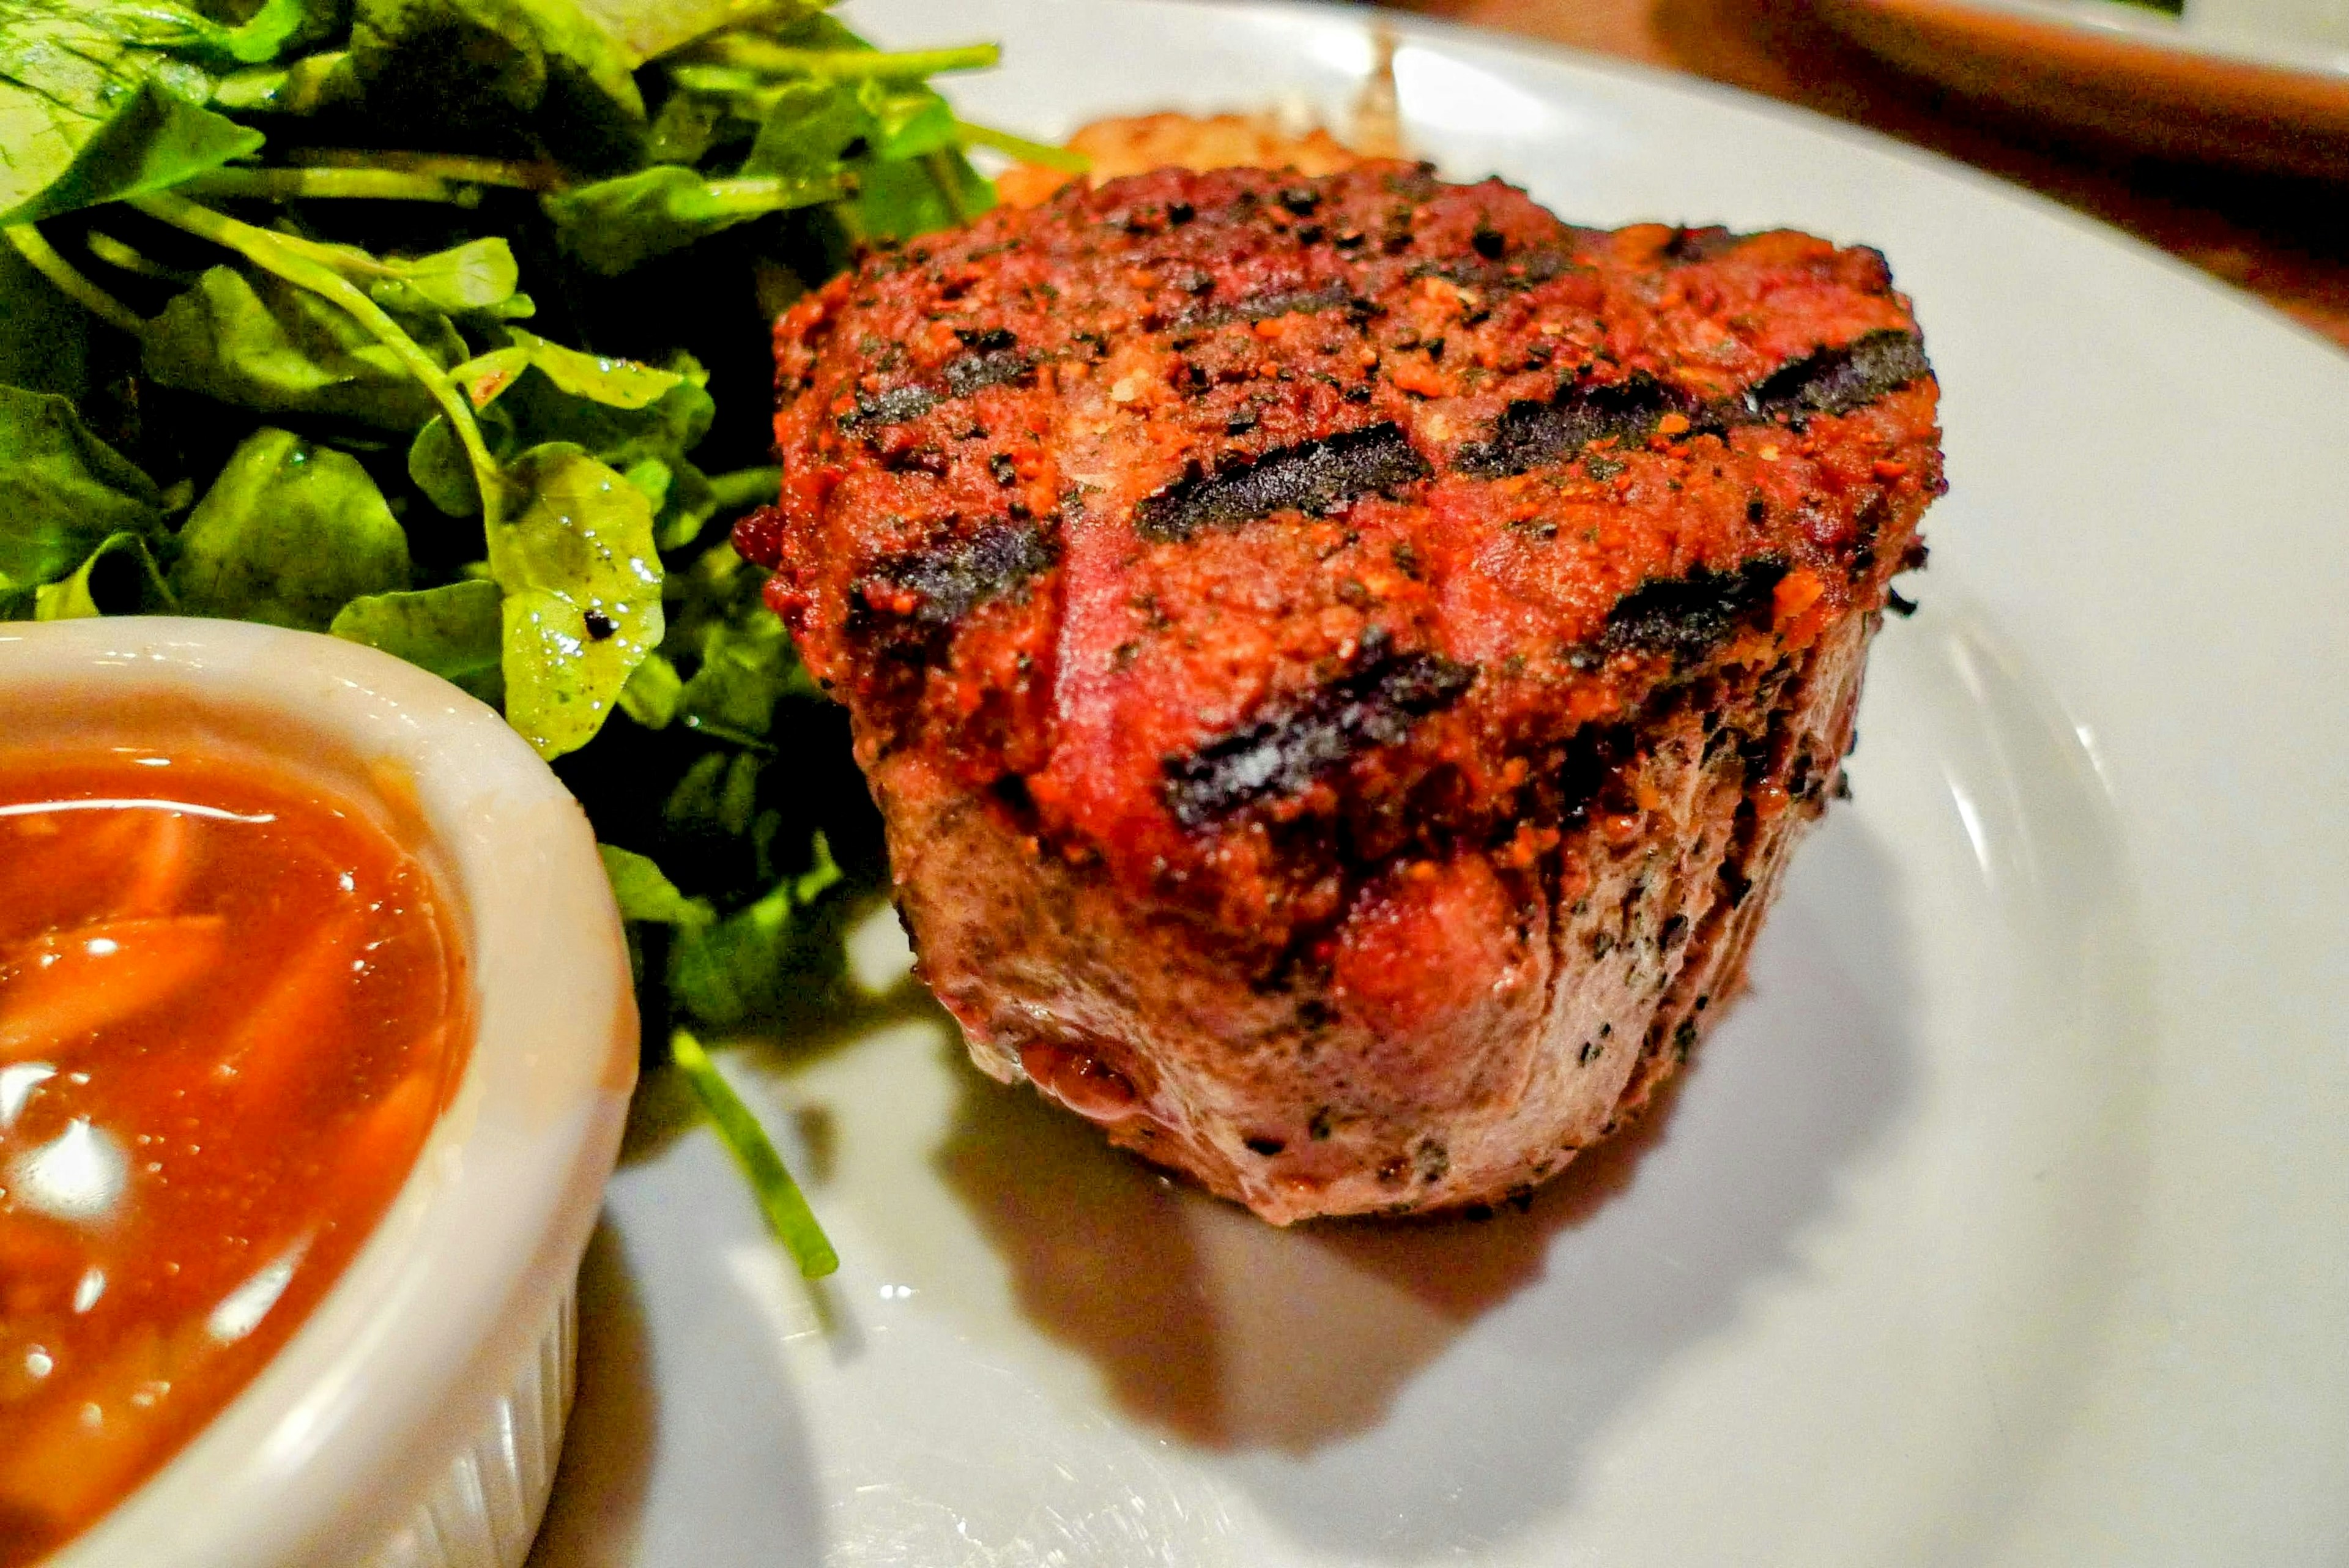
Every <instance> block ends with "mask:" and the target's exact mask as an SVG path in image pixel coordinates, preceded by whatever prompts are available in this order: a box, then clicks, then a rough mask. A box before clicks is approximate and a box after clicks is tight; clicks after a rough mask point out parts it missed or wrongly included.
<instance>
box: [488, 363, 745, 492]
mask: <svg viewBox="0 0 2349 1568" xmlns="http://www.w3.org/2000/svg"><path fill="white" fill-rule="evenodd" d="M678 367H679V368H678V369H677V370H675V371H670V372H657V374H674V375H675V376H677V378H678V379H677V380H676V381H675V382H674V383H673V384H672V385H670V386H669V387H668V388H667V389H665V390H663V391H662V392H661V393H660V394H659V395H658V396H657V397H656V398H654V399H653V400H652V401H650V402H648V403H646V404H643V405H641V406H639V407H636V408H627V407H622V406H617V405H615V404H613V403H610V402H606V401H604V400H601V399H599V398H595V397H591V396H586V395H582V394H579V393H574V392H569V391H565V390H564V389H563V388H562V387H561V386H560V385H558V384H557V383H556V381H555V379H554V377H553V376H551V375H549V374H548V373H547V372H546V370H545V369H544V368H543V366H541V365H539V364H536V363H533V364H532V365H531V366H530V367H529V369H528V371H527V373H525V374H523V375H520V376H517V377H516V378H515V379H513V380H512V382H511V383H510V384H509V385H508V386H507V387H506V389H504V390H503V391H502V392H501V393H500V394H499V396H498V399H497V400H496V401H495V402H493V403H492V404H491V405H490V410H489V411H492V412H497V413H502V414H503V415H504V416H505V418H506V419H507V420H509V421H512V427H513V431H514V440H515V441H516V442H517V443H518V444H519V445H520V446H523V447H530V446H536V445H539V444H540V443H542V442H544V441H571V442H574V444H576V445H579V446H582V447H585V448H586V449H587V451H589V452H592V453H594V454H595V456H596V457H599V458H601V459H602V460H603V461H604V462H607V463H609V464H610V465H611V466H612V467H614V468H616V469H621V470H624V471H625V470H626V469H627V468H629V467H630V466H632V465H633V464H635V463H636V462H640V461H642V460H643V459H646V458H657V459H659V460H660V461H661V462H665V463H667V464H668V465H669V467H670V468H671V469H672V470H675V469H677V468H678V467H679V466H681V465H682V463H683V462H684V460H685V454H686V453H687V452H691V451H692V450H693V449H694V447H695V446H696V445H697V444H698V443H699V441H700V440H701V438H702V436H703V435H704V434H706V433H707V432H708V431H709V421H710V419H711V418H712V416H713V415H714V414H715V412H716V410H717V404H716V403H715V402H714V401H712V400H711V399H710V396H709V392H707V391H706V390H704V389H703V388H702V385H701V380H702V378H701V373H700V367H699V366H698V365H695V364H694V363H693V361H692V360H691V359H690V358H686V357H682V356H680V357H679V359H678ZM644 384H645V383H643V382H640V381H638V380H637V379H636V378H634V377H633V376H631V377H626V378H624V379H619V380H616V381H614V382H612V383H609V384H607V385H605V387H604V388H603V389H604V390H605V392H606V393H607V394H610V393H613V392H616V391H617V390H618V389H621V388H623V387H633V388H637V389H640V388H641V387H642V386H643V385H644Z"/></svg>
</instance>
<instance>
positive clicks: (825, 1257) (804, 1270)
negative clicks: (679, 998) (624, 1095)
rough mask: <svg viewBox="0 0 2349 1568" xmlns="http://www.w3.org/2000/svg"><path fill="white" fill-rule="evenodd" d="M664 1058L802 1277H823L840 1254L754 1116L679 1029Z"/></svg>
mask: <svg viewBox="0 0 2349 1568" xmlns="http://www.w3.org/2000/svg"><path fill="white" fill-rule="evenodd" d="M668 1054H669V1059H670V1060H671V1061H674V1062H675V1063H676V1064H677V1068H678V1072H680V1073H682V1074H684V1075H685V1081H686V1083H687V1084H688V1085H690V1086H691V1087H692V1089H693V1093H694V1096H695V1097H696V1098H698V1099H699V1100H700V1101H701V1106H702V1108H703V1109H704V1110H706V1111H708V1112H709V1119H710V1122H711V1123H712V1125H714V1126H715V1127H717V1129H718V1137H719V1140H720V1141H722V1142H723V1143H724V1144H725V1145H726V1147H727V1149H728V1150H729V1151H730V1153H731V1154H732V1155H733V1156H734V1159H735V1163H737V1164H738V1165H740V1167H741V1168H742V1174H743V1175H745V1176H747V1177H749V1178H750V1189H751V1190H752V1191H753V1192H755V1193H757V1194H758V1198H759V1208H760V1209H761V1210H762V1211H763V1212H764V1213H765V1214H766V1216H767V1224H768V1225H769V1226H770V1227H771V1229H772V1230H773V1231H774V1232H775V1237H776V1239H777V1240H778V1241H781V1242H782V1244H783V1245H784V1246H785V1247H786V1248H788V1249H790V1251H791V1254H792V1261H793V1262H796V1263H798V1264H799V1266H800V1272H801V1274H802V1276H804V1277H806V1278H808V1279H811V1280H816V1279H822V1278H823V1276H824V1275H826V1274H828V1273H831V1272H833V1270H835V1269H837V1268H839V1267H840V1254H839V1253H838V1252H836V1251H833V1246H832V1240H831V1238H830V1237H828V1236H826V1235H825V1234H824V1233H823V1226H822V1225H821V1224H819V1223H818V1222H817V1220H816V1217H815V1210H812V1209H810V1208H809V1207H808V1200H807V1195H806V1194H805V1193H802V1191H801V1190H800V1185H799V1183H798V1182H796V1181H793V1180H792V1173H791V1171H790V1170H789V1169H788V1168H785V1167H784V1165H783V1159H782V1156H781V1155H779V1154H777V1153H776V1152H775V1146H774V1144H773V1143H772V1142H771V1141H770V1140H769V1138H768V1137H767V1132H766V1129H765V1128H764V1127H761V1126H760V1125H759V1118H758V1117H757V1116H753V1115H752V1114H751V1112H750V1106H746V1105H744V1104H743V1103H742V1096H740V1095H738V1094H736V1093H735V1092H734V1085H731V1084H729V1083H728V1082H727V1081H726V1079H725V1077H724V1075H721V1074H720V1073H719V1071H718V1064H716V1063H714V1062H712V1061H711V1060H710V1059H709V1052H707V1051H704V1050H703V1049H702V1048H701V1042H700V1041H698V1040H696V1039H695V1038H694V1037H693V1036H692V1035H690V1034H688V1033H686V1032H685V1031H684V1030H682V1029H679V1030H677V1031H675V1032H674V1033H671V1034H670V1035H669V1040H668Z"/></svg>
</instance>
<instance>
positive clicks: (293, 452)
mask: <svg viewBox="0 0 2349 1568" xmlns="http://www.w3.org/2000/svg"><path fill="white" fill-rule="evenodd" d="M408 571H409V566H408V535H407V533H406V531H405V530H403V529H402V528H401V527H400V525H399V520H398V518H396V517H394V516H393V515H392V514H391V508H390V507H389V506H388V505H387V504H385V502H384V499H383V493H382V492H381V491H379V490H378V489H377V488H376V486H375V481H374V480H372V479H370V478H368V477H367V470H366V469H364V468H362V467H360V466H359V463H358V460H357V459H356V458H354V457H352V456H350V455H349V454H348V453H347V452H336V450H335V449H334V448H332V447H325V446H313V445H311V444H310V443H309V442H307V441H304V440H302V439H301V438H300V437H299V436H296V435H295V434H293V433H292V432H291V431H282V430H275V429H272V428H269V427H266V426H264V428H262V429H261V430H258V431H254V433H253V434H251V435H249V436H247V437H246V438H245V439H244V441H243V442H242V443H241V444H240V445H239V446H238V447H237V449H236V451H235V452H233V453H232V454H230V457H229V460H228V465H227V466H226V467H225V468H223V469H222V470H221V473H220V477H219V478H218V479H215V480H214V481H212V488H211V489H210V490H207V491H205V492H204V494H203V498H202V500H200V501H198V502H197V503H196V508H195V510H194V511H193V512H192V513H191V514H189V516H188V521H187V523H186V524H185V525H184V526H182V527H181V530H180V551H179V558H178V560H176V561H175V562H173V563H172V566H171V587H172V589H173V591H174V592H176V593H177V594H178V596H179V597H180V600H181V603H182V604H183V605H185V606H186V607H188V608H189V609H190V610H192V611H194V612H195V613H197V614H199V615H216V616H224V617H229V618H234V619H237V620H259V621H267V622H269V623H271V624H272V625H274V626H291V627H300V628H305V629H309V630H313V631H321V630H324V629H326V627H327V626H329V625H330V624H332V622H333V621H334V618H335V615H336V611H337V610H339V609H340V608H341V607H343V606H344V605H346V604H347V603H348V602H349V601H350V600H352V599H353V598H356V597H359V596H360V595H363V594H384V593H394V592H398V590H400V589H403V588H405V587H408Z"/></svg>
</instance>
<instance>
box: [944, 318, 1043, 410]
mask: <svg viewBox="0 0 2349 1568" xmlns="http://www.w3.org/2000/svg"><path fill="white" fill-rule="evenodd" d="M1002 336H1003V337H1009V336H1010V334H1009V333H1004V334H1002ZM1035 368H1036V359H1035V357H1034V356H1033V355H1030V354H1021V353H1019V352H1017V351H1016V350H1013V349H1009V348H997V349H992V350H990V351H988V352H987V353H983V354H971V355H967V356H965V357H964V358H960V359H957V360H955V361H953V362H952V363H951V364H949V365H947V369H946V383H947V396H948V397H950V398H968V397H969V396H970V395H971V394H972V393H973V392H976V391H979V390H981V389H985V388H988V387H999V386H1002V385H1003V384H1004V383H1005V382H1007V381H1016V380H1018V379H1019V378H1020V377H1022V376H1025V375H1026V374H1028V372H1029V371H1030V370H1033V369H1035Z"/></svg>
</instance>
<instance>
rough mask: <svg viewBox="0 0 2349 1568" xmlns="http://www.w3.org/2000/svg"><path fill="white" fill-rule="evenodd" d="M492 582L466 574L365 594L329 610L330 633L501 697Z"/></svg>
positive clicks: (487, 696) (487, 697) (479, 693)
mask: <svg viewBox="0 0 2349 1568" xmlns="http://www.w3.org/2000/svg"><path fill="white" fill-rule="evenodd" d="M503 597H505V596H504V595H503V593H502V592H501V591H500V590H499V587H498V586H497V584H495V583H492V582H486V581H481V580H474V579H469V580H467V581H464V582H459V583H449V584H446V585H444V586H443V587H437V588H421V589H419V590H417V591H415V592H413V593H390V594H367V595H363V596H361V597H358V598H355V599H353V600H352V601H351V602H350V603H348V604H347V605H345V606H344V607H342V608H341V609H339V610H337V611H336V613H335V618H334V620H333V622H332V623H331V624H330V625H329V626H328V627H327V628H326V629H327V630H329V631H331V632H333V633H334V634H335V635H336V637H340V638H346V639H349V640H350V641H352V642H364V643H366V644H367V646H368V647H369V648H380V649H383V650H384V651H385V652H386V653H392V654H397V655H398V656H399V657H400V658H402V659H406V660H408V662H409V663H410V664H415V665H420V666H421V667H422V668H424V669H426V670H430V671H431V672H432V673H433V674H435V675H438V676H440V677H441V678H442V679H444V680H452V681H454V682H456V683H457V684H458V685H459V686H461V687H463V688H464V689H465V690H466V691H470V692H471V693H472V694H473V695H474V696H476V697H479V698H480V699H481V701H484V702H489V703H492V704H494V703H496V702H498V701H502V697H503V693H504V691H505V677H504V673H503V671H502V669H501V667H500V665H501V660H502V656H503V641H502V637H503V628H502V626H501V625H500V621H499V616H498V602H499V600H501V599H502V598H503Z"/></svg>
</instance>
